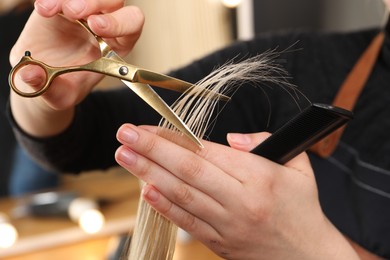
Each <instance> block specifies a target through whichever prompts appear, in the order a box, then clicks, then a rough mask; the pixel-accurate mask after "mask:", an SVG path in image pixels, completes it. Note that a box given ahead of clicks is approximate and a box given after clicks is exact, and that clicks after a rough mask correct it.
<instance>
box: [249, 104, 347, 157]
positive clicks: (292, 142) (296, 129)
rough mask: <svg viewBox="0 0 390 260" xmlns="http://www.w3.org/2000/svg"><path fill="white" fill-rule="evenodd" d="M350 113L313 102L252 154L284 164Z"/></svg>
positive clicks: (328, 131)
mask: <svg viewBox="0 0 390 260" xmlns="http://www.w3.org/2000/svg"><path fill="white" fill-rule="evenodd" d="M352 117H353V114H352V112H350V111H348V110H345V109H342V108H339V107H334V106H330V105H324V104H318V103H315V104H312V105H310V106H309V107H307V108H305V109H304V110H303V111H302V112H301V113H299V114H298V115H297V116H296V117H294V118H292V119H291V120H290V121H288V122H287V123H286V124H285V125H283V126H282V127H281V128H279V129H278V130H277V131H276V132H275V133H273V134H272V135H271V136H270V137H269V138H267V139H266V140H265V141H264V142H262V143H261V144H260V145H258V146H257V147H256V148H254V149H253V150H252V151H251V153H254V154H257V155H260V156H262V157H265V158H267V159H269V160H271V161H274V162H277V163H280V164H284V163H286V162H288V161H289V160H291V159H292V158H294V157H295V156H297V155H298V154H299V153H301V152H303V151H305V150H307V149H308V148H309V147H310V146H311V145H313V144H315V143H316V142H318V141H319V140H320V139H322V138H324V137H325V136H327V135H328V134H330V133H331V132H333V131H335V130H336V129H338V128H339V127H341V126H342V125H344V124H346V123H347V122H348V121H349V120H350V119H352Z"/></svg>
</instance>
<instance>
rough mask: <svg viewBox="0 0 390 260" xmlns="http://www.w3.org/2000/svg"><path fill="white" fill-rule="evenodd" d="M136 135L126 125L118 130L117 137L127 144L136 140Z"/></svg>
mask: <svg viewBox="0 0 390 260" xmlns="http://www.w3.org/2000/svg"><path fill="white" fill-rule="evenodd" d="M138 137H139V135H138V133H137V132H136V131H134V129H132V128H131V127H128V126H127V127H125V128H123V129H121V131H119V138H120V139H121V140H122V141H124V142H126V143H128V144H132V143H135V142H137V140H138Z"/></svg>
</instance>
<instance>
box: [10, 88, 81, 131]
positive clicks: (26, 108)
mask: <svg viewBox="0 0 390 260" xmlns="http://www.w3.org/2000/svg"><path fill="white" fill-rule="evenodd" d="M10 106H11V110H12V114H13V118H14V120H15V122H16V123H17V124H18V126H19V127H20V128H21V129H22V130H23V131H25V132H26V133H27V134H29V135H31V136H34V137H40V138H41V137H49V136H54V135H57V134H59V133H61V132H63V131H64V130H65V129H66V128H67V127H68V126H69V125H70V123H71V122H72V120H73V117H74V108H69V109H66V110H61V111H60V110H55V109H53V108H51V107H49V106H48V105H46V103H45V102H44V101H43V100H42V99H41V98H23V97H20V96H18V95H17V94H15V93H11V95H10Z"/></svg>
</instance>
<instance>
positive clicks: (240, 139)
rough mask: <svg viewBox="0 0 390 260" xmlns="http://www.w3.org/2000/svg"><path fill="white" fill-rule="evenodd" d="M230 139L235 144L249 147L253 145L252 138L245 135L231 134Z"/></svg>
mask: <svg viewBox="0 0 390 260" xmlns="http://www.w3.org/2000/svg"><path fill="white" fill-rule="evenodd" d="M228 138H229V140H230V141H232V142H234V143H235V144H240V145H247V144H250V143H251V139H250V137H249V136H247V135H245V134H237V133H229V134H228Z"/></svg>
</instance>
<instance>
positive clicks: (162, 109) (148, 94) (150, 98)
mask: <svg viewBox="0 0 390 260" xmlns="http://www.w3.org/2000/svg"><path fill="white" fill-rule="evenodd" d="M122 82H123V83H124V84H126V86H128V87H129V88H130V89H131V90H132V91H134V93H136V94H137V95H138V96H139V97H140V98H142V99H143V100H144V101H145V102H146V103H148V105H149V106H151V107H152V108H153V109H154V110H156V111H157V112H158V113H159V114H160V115H161V116H163V117H164V118H165V119H167V120H168V121H169V122H170V123H171V124H173V125H174V126H175V127H176V128H177V129H179V130H180V131H181V132H182V133H184V134H185V135H187V136H188V137H189V138H190V139H191V140H192V141H193V142H195V143H196V144H197V145H198V146H199V147H203V145H202V143H201V142H200V141H199V139H198V138H197V137H196V136H195V135H194V133H192V131H191V130H190V129H189V128H188V127H187V125H186V124H185V123H184V122H183V121H182V120H181V119H180V118H179V117H178V116H177V115H176V114H175V112H173V110H172V109H171V108H170V107H169V106H168V105H167V104H166V103H165V102H164V100H163V99H162V98H161V97H160V96H159V95H158V94H157V93H156V92H155V91H154V90H153V89H152V87H150V86H149V85H147V84H142V83H132V82H129V81H126V80H122Z"/></svg>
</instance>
